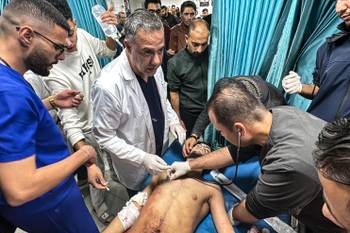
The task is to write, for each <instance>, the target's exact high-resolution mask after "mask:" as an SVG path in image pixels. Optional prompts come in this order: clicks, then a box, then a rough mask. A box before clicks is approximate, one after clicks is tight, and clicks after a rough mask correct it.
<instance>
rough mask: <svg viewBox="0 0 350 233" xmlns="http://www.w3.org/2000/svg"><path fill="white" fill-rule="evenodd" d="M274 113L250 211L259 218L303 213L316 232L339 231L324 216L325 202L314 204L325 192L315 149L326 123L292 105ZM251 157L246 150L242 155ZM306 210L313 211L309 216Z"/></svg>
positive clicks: (248, 202) (249, 197)
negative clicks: (313, 156) (315, 158)
mask: <svg viewBox="0 0 350 233" xmlns="http://www.w3.org/2000/svg"><path fill="white" fill-rule="evenodd" d="M271 112H272V126H271V130H270V134H269V138H268V141H267V143H266V144H265V145H264V146H263V147H262V148H261V149H260V163H261V174H260V176H259V179H258V182H257V184H256V186H255V187H254V188H253V190H251V191H250V192H249V193H248V195H247V198H246V208H247V210H248V211H249V212H250V213H251V214H252V215H253V216H255V217H256V218H258V219H263V218H267V217H272V216H276V215H279V214H282V213H290V214H293V215H294V216H296V217H297V218H298V216H300V215H303V216H304V217H303V218H302V219H299V220H301V221H303V223H304V224H305V225H307V226H308V227H309V228H310V229H313V230H314V231H315V232H337V229H338V228H337V227H335V225H334V224H332V223H330V222H329V221H326V220H325V217H324V216H323V215H322V208H321V205H314V204H310V203H312V202H313V201H319V199H317V197H319V196H320V195H321V193H322V189H321V185H320V182H319V179H318V176H317V170H316V168H315V167H314V163H313V159H312V151H313V150H314V149H315V142H316V140H317V137H318V134H319V132H320V131H321V129H322V128H323V126H324V125H325V122H324V121H323V120H321V119H319V118H316V117H314V116H313V115H311V114H308V113H306V112H303V111H300V110H298V109H296V108H294V107H289V106H279V107H275V108H272V109H271ZM230 152H231V153H232V152H234V150H230ZM253 155H254V154H253ZM255 155H256V154H255ZM247 157H249V155H247V154H244V152H243V151H242V156H240V158H242V159H247ZM304 213H312V214H311V215H310V216H306V217H305V215H304ZM315 218H318V220H317V221H314V220H315ZM315 222H317V224H315ZM329 229H334V231H332V230H331V231H329Z"/></svg>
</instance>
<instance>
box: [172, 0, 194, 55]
mask: <svg viewBox="0 0 350 233" xmlns="http://www.w3.org/2000/svg"><path fill="white" fill-rule="evenodd" d="M196 14H197V7H196V4H195V3H194V2H192V1H185V2H183V3H182V4H181V23H179V24H177V25H175V26H174V27H173V28H172V29H171V33H170V41H169V49H168V53H169V54H171V55H175V54H176V53H177V52H179V51H180V49H182V48H185V47H186V36H188V32H189V26H190V23H191V21H192V20H193V19H194V18H195V16H196Z"/></svg>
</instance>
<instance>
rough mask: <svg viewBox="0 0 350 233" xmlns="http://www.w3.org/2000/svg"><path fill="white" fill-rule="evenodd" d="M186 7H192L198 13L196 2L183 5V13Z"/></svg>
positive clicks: (187, 2)
mask: <svg viewBox="0 0 350 233" xmlns="http://www.w3.org/2000/svg"><path fill="white" fill-rule="evenodd" d="M186 7H192V8H193V10H194V11H197V6H196V4H195V3H194V2H192V1H185V2H183V3H182V4H181V13H183V12H184V10H185V8H186Z"/></svg>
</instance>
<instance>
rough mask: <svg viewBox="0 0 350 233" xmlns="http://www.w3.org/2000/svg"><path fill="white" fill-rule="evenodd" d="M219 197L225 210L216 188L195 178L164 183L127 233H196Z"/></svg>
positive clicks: (150, 198)
mask: <svg viewBox="0 0 350 233" xmlns="http://www.w3.org/2000/svg"><path fill="white" fill-rule="evenodd" d="M217 195H220V196H221V198H222V203H221V208H222V209H224V203H223V197H222V194H221V189H220V188H219V186H217V185H214V184H209V183H206V182H204V181H201V180H199V179H195V178H184V179H179V180H174V181H170V182H164V183H162V184H160V185H158V186H157V188H156V189H155V190H154V191H153V192H152V195H151V196H150V197H149V199H148V201H147V203H146V205H145V206H144V207H143V208H142V210H141V213H140V217H139V218H138V220H137V221H136V223H135V224H134V226H133V227H132V228H131V229H130V230H129V231H128V232H129V233H132V232H144V233H148V232H149V233H151V232H162V233H167V232H169V233H173V232H179V230H180V229H181V232H182V233H187V232H193V231H194V229H195V227H196V226H197V225H198V223H199V222H200V221H201V219H202V218H203V217H205V216H206V215H207V213H208V211H209V209H210V201H211V199H212V197H213V196H217ZM211 207H212V206H211ZM215 209H217V208H215ZM210 210H211V211H213V208H211V209H210ZM222 225H224V224H222ZM217 227H218V226H217ZM231 229H232V227H231ZM218 232H220V230H219V229H218ZM223 232H227V229H226V230H225V231H223ZM232 232H233V230H232Z"/></svg>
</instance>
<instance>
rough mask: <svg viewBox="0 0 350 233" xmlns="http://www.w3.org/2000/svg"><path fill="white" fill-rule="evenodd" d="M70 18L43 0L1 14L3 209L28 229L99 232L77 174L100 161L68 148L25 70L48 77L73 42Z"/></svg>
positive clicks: (87, 151)
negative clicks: (75, 175) (83, 166)
mask: <svg viewBox="0 0 350 233" xmlns="http://www.w3.org/2000/svg"><path fill="white" fill-rule="evenodd" d="M68 31H69V26H68V24H67V22H66V19H65V18H64V17H63V16H62V15H61V14H60V13H59V12H58V11H57V10H56V9H55V8H54V7H52V6H51V5H50V4H48V3H47V2H46V1H43V0H31V1H21V0H13V1H11V2H10V3H9V4H8V5H7V7H6V8H5V10H4V11H3V14H2V15H1V18H0V32H1V33H0V83H1V85H0V106H1V110H0V187H1V192H0V215H1V216H2V217H3V218H5V219H6V220H7V221H9V222H10V223H11V224H13V225H15V226H17V227H20V228H22V229H23V230H25V231H28V232H36V233H37V232H38V233H40V232H98V230H97V227H96V225H95V223H94V222H93V220H92V218H91V216H90V214H89V212H88V210H87V208H86V206H85V205H84V201H83V199H82V196H81V193H80V191H79V189H78V187H77V185H76V183H75V181H74V178H73V176H72V175H71V174H72V173H73V172H74V171H75V170H76V169H77V168H78V167H79V166H81V165H82V164H94V163H95V160H96V153H95V152H94V150H93V149H92V147H91V146H84V147H82V148H81V149H80V150H79V151H77V152H76V153H74V154H72V155H69V152H68V149H67V147H66V145H65V144H64V141H63V138H62V135H61V133H60V131H59V129H58V128H57V126H56V125H55V123H54V121H53V119H52V118H51V116H50V114H49V113H48V111H47V110H46V108H45V106H44V105H43V103H42V102H41V100H40V99H39V97H38V96H37V95H36V94H35V92H34V90H33V89H32V88H31V86H30V85H29V83H27V82H26V81H25V80H24V78H23V74H24V73H25V72H26V71H27V70H29V69H30V70H32V71H33V72H35V73H37V74H39V75H42V76H46V75H48V74H49V69H50V68H51V67H52V65H53V64H55V63H57V62H58V61H59V60H62V59H64V51H65V49H66V47H67V46H69V45H70V43H71V42H70V41H69V40H67V36H68Z"/></svg>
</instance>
